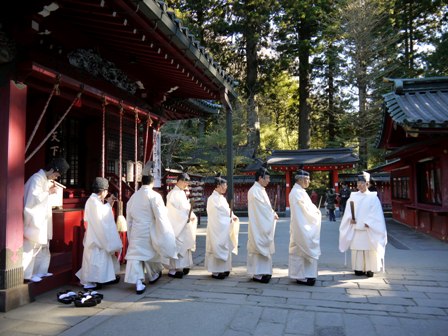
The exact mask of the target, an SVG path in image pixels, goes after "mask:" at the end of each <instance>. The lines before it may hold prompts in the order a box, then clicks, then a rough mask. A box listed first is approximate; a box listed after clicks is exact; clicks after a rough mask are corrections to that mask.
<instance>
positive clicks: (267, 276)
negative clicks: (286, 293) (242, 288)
mask: <svg viewBox="0 0 448 336" xmlns="http://www.w3.org/2000/svg"><path fill="white" fill-rule="evenodd" d="M252 280H253V281H255V282H261V283H268V282H269V280H271V275H270V274H264V275H262V276H261V279H258V278H256V277H253V278H252Z"/></svg>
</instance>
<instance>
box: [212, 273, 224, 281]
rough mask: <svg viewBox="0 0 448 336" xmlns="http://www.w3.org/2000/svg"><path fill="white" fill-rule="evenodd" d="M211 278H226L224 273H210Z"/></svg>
mask: <svg viewBox="0 0 448 336" xmlns="http://www.w3.org/2000/svg"><path fill="white" fill-rule="evenodd" d="M212 278H213V279H219V280H223V279H225V278H226V275H225V274H224V273H213V274H212Z"/></svg>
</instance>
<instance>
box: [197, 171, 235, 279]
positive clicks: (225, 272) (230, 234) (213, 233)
mask: <svg viewBox="0 0 448 336" xmlns="http://www.w3.org/2000/svg"><path fill="white" fill-rule="evenodd" d="M226 191H227V181H226V180H225V179H223V178H222V177H220V176H217V177H216V178H215V189H214V190H213V193H212V194H211V195H210V197H209V198H208V200H207V219H208V222H207V240H206V245H205V250H206V254H205V267H206V269H207V270H208V271H209V272H210V273H212V277H213V278H215V279H221V280H222V279H224V278H225V277H227V276H229V274H230V271H231V270H232V254H235V255H237V254H238V234H239V228H240V220H239V218H238V217H237V216H235V214H234V213H233V211H232V209H231V208H230V206H229V204H228V203H227V200H226V198H225V197H224V195H225V193H226Z"/></svg>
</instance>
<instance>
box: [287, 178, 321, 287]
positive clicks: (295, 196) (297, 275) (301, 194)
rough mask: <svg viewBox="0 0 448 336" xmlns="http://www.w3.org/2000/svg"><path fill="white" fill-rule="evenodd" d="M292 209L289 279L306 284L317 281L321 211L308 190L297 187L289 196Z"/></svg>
mask: <svg viewBox="0 0 448 336" xmlns="http://www.w3.org/2000/svg"><path fill="white" fill-rule="evenodd" d="M289 206H290V207H291V221H290V240H289V277H290V278H292V279H300V280H303V279H305V278H317V261H318V260H319V256H320V228H321V220H322V216H321V213H320V210H319V209H318V208H317V207H316V205H315V204H314V203H313V202H312V201H311V198H310V197H309V196H308V194H307V192H306V190H305V189H304V188H302V187H301V186H300V185H299V184H297V183H296V184H294V187H293V188H292V190H291V192H290V194H289Z"/></svg>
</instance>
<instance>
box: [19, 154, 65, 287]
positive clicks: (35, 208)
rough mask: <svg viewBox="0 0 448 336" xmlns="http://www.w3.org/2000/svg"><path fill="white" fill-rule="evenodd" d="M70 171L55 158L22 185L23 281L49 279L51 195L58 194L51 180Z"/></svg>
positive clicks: (61, 160)
mask: <svg viewBox="0 0 448 336" xmlns="http://www.w3.org/2000/svg"><path fill="white" fill-rule="evenodd" d="M68 169H69V165H68V163H67V161H65V159H63V158H54V159H53V160H52V161H51V162H50V163H49V164H48V165H47V166H46V167H45V169H41V170H39V171H38V172H37V173H35V174H34V175H32V176H31V177H30V178H29V179H28V181H27V182H26V183H25V190H24V199H23V201H24V210H23V222H24V229H23V257H22V266H23V278H24V279H25V280H28V281H32V282H39V281H41V280H42V278H43V277H47V276H51V275H52V273H49V272H48V267H49V265H50V258H51V255H50V240H51V239H52V238H53V211H52V208H51V201H50V195H51V194H55V193H56V192H57V187H56V186H55V184H54V181H55V180H57V179H58V178H59V177H60V176H61V175H63V174H65V173H66V172H67V170H68Z"/></svg>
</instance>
